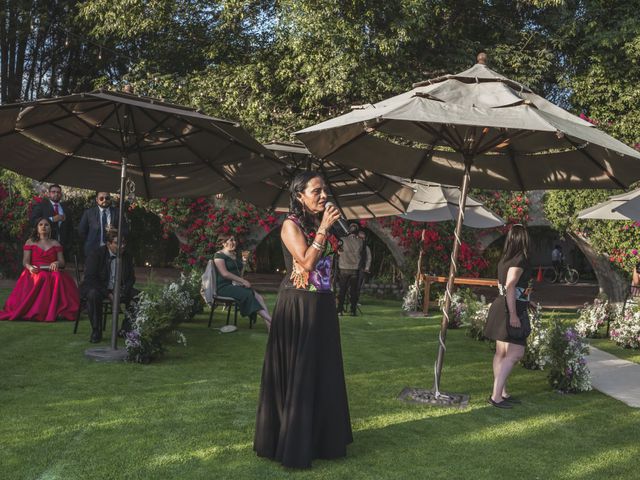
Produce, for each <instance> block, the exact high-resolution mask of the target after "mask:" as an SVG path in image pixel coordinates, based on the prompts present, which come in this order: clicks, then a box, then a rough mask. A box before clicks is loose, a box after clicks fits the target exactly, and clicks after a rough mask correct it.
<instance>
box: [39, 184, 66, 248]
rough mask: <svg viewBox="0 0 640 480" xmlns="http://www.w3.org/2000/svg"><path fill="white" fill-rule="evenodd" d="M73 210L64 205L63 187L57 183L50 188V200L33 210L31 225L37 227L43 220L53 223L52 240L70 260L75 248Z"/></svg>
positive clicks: (44, 201) (43, 201)
mask: <svg viewBox="0 0 640 480" xmlns="http://www.w3.org/2000/svg"><path fill="white" fill-rule="evenodd" d="M70 213H71V209H70V208H69V207H68V205H67V204H66V203H62V187H61V186H60V185H58V184H56V183H54V184H52V185H50V186H49V190H48V199H43V200H42V201H41V202H40V203H36V204H35V205H34V206H33V210H31V215H30V216H29V223H31V226H33V227H35V226H36V225H37V224H38V221H39V220H40V219H41V218H46V219H48V220H49V222H50V223H51V239H52V240H56V241H58V242H59V243H60V245H62V248H63V249H64V257H65V258H66V259H67V260H69V259H70V258H71V255H72V253H71V252H72V251H73V250H72V246H73V221H72V219H71V216H70Z"/></svg>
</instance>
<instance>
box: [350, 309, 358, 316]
mask: <svg viewBox="0 0 640 480" xmlns="http://www.w3.org/2000/svg"><path fill="white" fill-rule="evenodd" d="M349 315H351V316H352V317H357V316H358V312H356V311H355V310H351V313H349Z"/></svg>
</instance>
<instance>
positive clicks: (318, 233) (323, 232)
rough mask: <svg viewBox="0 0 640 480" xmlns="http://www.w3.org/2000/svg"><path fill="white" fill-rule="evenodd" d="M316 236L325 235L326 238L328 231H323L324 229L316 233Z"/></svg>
mask: <svg viewBox="0 0 640 480" xmlns="http://www.w3.org/2000/svg"><path fill="white" fill-rule="evenodd" d="M316 235H324V236H325V237H326V236H327V231H326V230H323V229H322V230H318V231H317V232H316Z"/></svg>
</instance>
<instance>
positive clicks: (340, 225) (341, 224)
mask: <svg viewBox="0 0 640 480" xmlns="http://www.w3.org/2000/svg"><path fill="white" fill-rule="evenodd" d="M329 205H331V206H333V207H336V204H335V203H333V202H326V203H325V204H324V206H325V208H326V207H328V206H329ZM336 208H338V207H336ZM332 228H333V229H334V231H335V233H336V234H337V236H338V237H346V236H347V235H349V224H348V223H347V221H346V220H345V219H344V217H343V216H342V215H340V218H339V219H338V221H337V222H336V223H334V224H333V225H332Z"/></svg>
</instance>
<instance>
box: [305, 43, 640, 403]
mask: <svg viewBox="0 0 640 480" xmlns="http://www.w3.org/2000/svg"><path fill="white" fill-rule="evenodd" d="M296 135H297V136H298V138H299V139H300V140H302V141H303V142H304V143H305V145H306V146H307V148H308V149H309V150H310V151H311V153H313V154H314V155H316V156H318V157H320V158H322V159H325V160H331V161H334V162H336V163H343V164H345V165H352V166H359V167H361V168H367V169H370V170H374V171H379V172H384V173H388V174H392V175H397V176H400V177H407V178H411V179H415V178H418V179H423V180H429V181H432V182H438V183H443V184H447V185H458V184H461V199H460V207H461V209H460V212H459V215H458V219H457V224H456V230H455V238H456V240H455V241H454V245H453V252H452V256H451V264H450V269H449V278H448V282H447V288H446V292H445V302H444V306H443V318H442V323H441V327H440V336H439V340H440V341H439V348H438V356H437V360H436V364H435V369H434V370H435V372H434V377H435V381H434V387H433V392H432V393H433V395H432V396H431V397H429V398H427V399H426V401H431V400H432V399H435V400H436V401H439V399H440V398H441V397H443V396H442V395H441V393H440V390H439V384H440V377H441V372H442V366H443V363H444V353H445V350H446V346H445V341H446V333H447V326H448V323H449V308H450V306H451V291H452V287H453V281H454V278H455V274H456V270H457V255H458V249H459V244H460V232H461V228H462V222H463V219H464V206H465V204H466V198H467V193H468V190H469V185H470V181H471V180H473V183H474V185H475V186H476V187H479V188H487V189H505V190H532V189H552V188H553V189H566V188H627V187H628V186H629V185H630V184H631V183H632V182H634V181H636V180H638V179H639V178H640V161H639V160H640V153H639V152H637V151H635V150H633V149H632V148H630V147H628V146H626V145H624V144H623V143H621V142H619V141H617V140H616V139H614V138H612V137H611V136H609V135H607V134H606V133H604V132H601V131H599V130H598V129H596V128H595V127H594V126H593V125H591V124H590V123H588V122H586V121H584V120H582V119H580V118H578V117H576V116H574V115H571V114H570V113H568V112H566V111H565V110H563V109H561V108H560V107H558V106H556V105H554V104H552V103H550V102H548V101H547V100H545V99H544V98H542V97H540V96H538V95H535V94H534V93H533V92H532V91H531V90H530V89H529V88H528V87H526V86H525V85H523V84H520V83H518V82H515V81H513V80H510V79H508V78H506V77H504V76H503V75H500V74H499V73H496V72H494V71H493V70H491V69H489V68H488V67H487V66H486V55H485V54H480V55H478V63H477V64H476V65H474V66H473V67H472V68H470V69H468V70H466V71H464V72H462V73H459V74H456V75H446V76H443V77H439V78H436V79H433V80H429V81H425V82H421V83H418V84H415V85H414V88H413V89H412V90H410V91H408V92H405V93H402V94H400V95H397V96H395V97H392V98H390V99H388V100H383V101H381V102H379V103H376V104H369V105H364V106H361V107H357V108H356V109H355V110H354V111H352V112H350V113H347V114H345V115H341V116H339V117H336V118H333V119H330V120H328V121H326V122H322V123H320V124H318V125H314V126H312V127H309V128H306V129H304V130H301V131H299V132H296ZM443 398H444V401H445V402H447V401H448V398H447V397H446V396H445V397H443Z"/></svg>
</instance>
